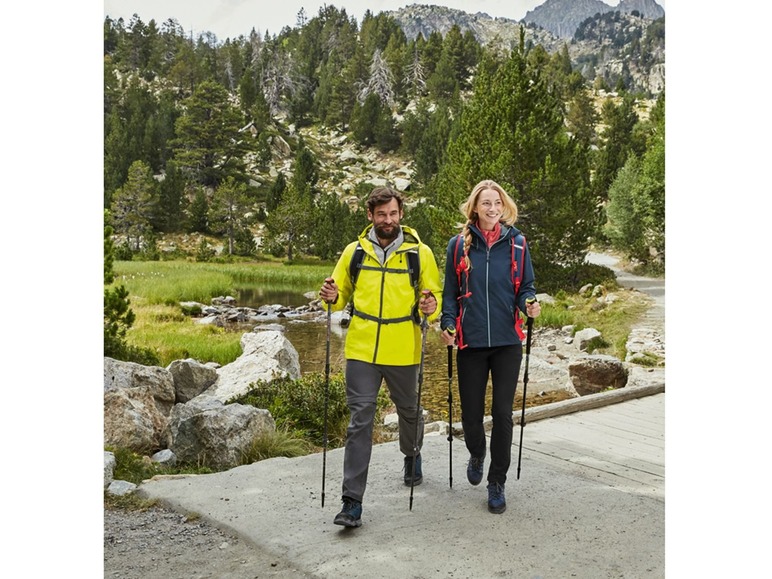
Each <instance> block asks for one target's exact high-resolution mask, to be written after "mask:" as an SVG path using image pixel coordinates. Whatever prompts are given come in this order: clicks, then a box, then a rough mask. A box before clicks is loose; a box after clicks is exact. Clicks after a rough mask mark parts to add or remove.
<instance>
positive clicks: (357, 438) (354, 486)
mask: <svg viewBox="0 0 772 579" xmlns="http://www.w3.org/2000/svg"><path fill="white" fill-rule="evenodd" d="M384 380H385V381H386V386H387V388H388V390H389V397H390V398H391V400H392V402H394V405H395V406H396V407H397V415H398V416H399V449H400V450H401V451H402V454H404V455H405V456H410V457H412V456H413V447H414V446H416V445H415V437H416V398H417V396H418V364H414V365H412V366H385V365H380V364H370V363H368V362H362V361H360V360H347V361H346V400H347V403H348V408H349V412H350V413H351V419H350V420H349V424H348V429H347V430H346V448H345V451H344V455H343V496H344V497H349V498H352V499H356V500H358V501H361V500H362V497H364V494H365V486H366V485H367V472H368V470H369V468H370V456H371V455H372V450H373V420H374V419H375V408H376V399H377V397H378V390H379V389H380V387H381V382H382V381H384ZM423 438H424V417H423V408H422V409H421V412H420V414H419V423H418V444H417V446H416V448H417V449H418V451H419V452H420V450H421V445H422V444H423Z"/></svg>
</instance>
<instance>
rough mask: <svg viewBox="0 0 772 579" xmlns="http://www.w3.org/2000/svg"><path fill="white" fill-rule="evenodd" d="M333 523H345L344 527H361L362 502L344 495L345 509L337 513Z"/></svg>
mask: <svg viewBox="0 0 772 579" xmlns="http://www.w3.org/2000/svg"><path fill="white" fill-rule="evenodd" d="M333 523H335V524H336V525H343V526H344V527H361V526H362V502H361V501H357V500H355V499H350V498H348V497H343V509H341V511H340V512H339V513H338V514H337V515H335V520H334V521H333Z"/></svg>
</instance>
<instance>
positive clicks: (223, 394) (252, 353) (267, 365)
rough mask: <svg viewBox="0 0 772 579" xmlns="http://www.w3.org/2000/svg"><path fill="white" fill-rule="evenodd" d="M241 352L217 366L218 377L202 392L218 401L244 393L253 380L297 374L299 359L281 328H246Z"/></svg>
mask: <svg viewBox="0 0 772 579" xmlns="http://www.w3.org/2000/svg"><path fill="white" fill-rule="evenodd" d="M241 349H242V354H241V356H239V357H238V358H237V359H236V360H235V361H233V362H231V363H230V364H226V365H225V366H223V367H221V368H218V369H217V381H216V382H215V383H214V384H213V385H212V386H211V387H209V388H208V389H207V390H206V391H205V392H204V395H206V396H211V397H213V398H216V399H217V400H219V401H221V402H226V401H227V400H229V399H231V398H234V397H236V396H241V395H242V394H246V393H247V392H248V391H249V390H250V387H251V384H252V383H253V382H257V381H259V380H264V381H267V382H269V381H271V380H275V379H277V378H284V377H287V376H289V377H290V378H292V379H295V380H297V379H298V378H300V359H299V357H298V352H297V350H295V347H294V346H293V345H292V343H291V342H290V341H289V340H288V339H287V338H286V337H285V336H284V332H279V331H276V330H268V331H260V329H259V328H256V330H255V331H254V332H248V333H246V334H244V335H243V336H241Z"/></svg>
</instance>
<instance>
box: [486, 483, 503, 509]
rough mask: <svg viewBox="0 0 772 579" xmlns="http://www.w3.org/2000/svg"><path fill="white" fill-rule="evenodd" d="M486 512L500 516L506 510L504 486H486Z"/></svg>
mask: <svg viewBox="0 0 772 579" xmlns="http://www.w3.org/2000/svg"><path fill="white" fill-rule="evenodd" d="M488 510H489V511H490V512H491V513H495V514H497V515H500V514H501V513H503V512H504V511H506V510H507V499H506V498H505V497H504V485H500V484H499V483H489V484H488Z"/></svg>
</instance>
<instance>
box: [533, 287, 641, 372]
mask: <svg viewBox="0 0 772 579" xmlns="http://www.w3.org/2000/svg"><path fill="white" fill-rule="evenodd" d="M614 293H615V294H616V295H617V296H618V299H617V300H616V301H615V302H613V303H611V304H606V305H601V304H600V303H599V302H598V300H597V299H596V298H584V297H581V296H579V295H573V294H572V295H566V294H564V293H562V292H558V293H557V294H556V296H555V303H554V304H548V303H542V305H541V306H542V307H541V315H540V316H539V317H538V318H536V320H535V321H534V325H535V327H550V328H562V327H564V326H574V331H575V332H576V331H579V330H582V329H584V328H595V329H596V330H598V331H599V332H600V333H601V335H602V338H601V339H598V340H595V341H594V342H593V343H591V344H590V348H588V350H590V351H591V352H593V353H596V354H610V355H612V356H615V357H617V358H619V359H620V360H624V359H625V355H626V353H627V352H626V348H625V346H626V344H627V337H628V336H629V335H630V328H631V327H632V326H633V324H635V323H636V322H638V320H640V319H641V317H642V316H643V315H644V313H645V312H646V310H647V308H648V307H649V305H648V298H647V297H646V296H645V295H644V294H642V293H640V292H633V291H627V290H624V289H617V290H615V291H614Z"/></svg>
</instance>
